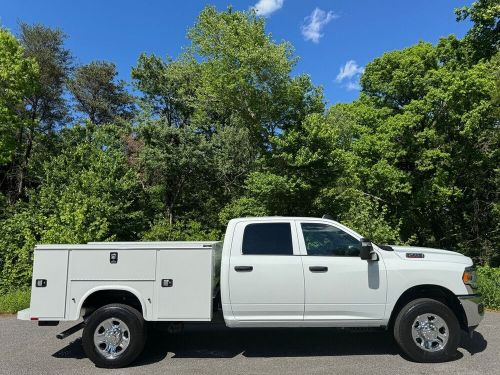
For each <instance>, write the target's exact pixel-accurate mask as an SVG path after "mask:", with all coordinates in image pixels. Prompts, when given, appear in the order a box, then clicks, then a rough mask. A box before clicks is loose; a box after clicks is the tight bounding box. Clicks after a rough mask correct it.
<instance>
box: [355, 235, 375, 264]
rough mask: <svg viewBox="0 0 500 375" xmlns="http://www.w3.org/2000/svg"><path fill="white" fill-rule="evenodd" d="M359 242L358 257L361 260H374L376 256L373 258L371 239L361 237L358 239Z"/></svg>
mask: <svg viewBox="0 0 500 375" xmlns="http://www.w3.org/2000/svg"><path fill="white" fill-rule="evenodd" d="M359 242H360V243H361V250H360V252H359V257H360V258H361V259H363V260H376V259H377V258H375V259H374V252H373V246H372V243H371V241H370V240H369V239H367V238H362V239H360V240H359ZM375 256H376V254H375Z"/></svg>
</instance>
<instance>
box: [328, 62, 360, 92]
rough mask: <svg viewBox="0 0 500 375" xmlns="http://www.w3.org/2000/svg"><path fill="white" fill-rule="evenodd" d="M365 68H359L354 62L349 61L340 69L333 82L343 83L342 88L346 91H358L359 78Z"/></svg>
mask: <svg viewBox="0 0 500 375" xmlns="http://www.w3.org/2000/svg"><path fill="white" fill-rule="evenodd" d="M364 71H365V68H364V67H363V66H359V65H358V64H357V63H356V61H354V60H349V61H347V62H346V63H345V64H344V66H341V67H340V70H339V74H337V77H336V78H335V80H336V81H337V82H339V83H343V82H345V83H344V87H345V88H346V90H348V91H353V90H359V89H360V88H361V87H360V86H359V78H360V77H361V74H363V73H364Z"/></svg>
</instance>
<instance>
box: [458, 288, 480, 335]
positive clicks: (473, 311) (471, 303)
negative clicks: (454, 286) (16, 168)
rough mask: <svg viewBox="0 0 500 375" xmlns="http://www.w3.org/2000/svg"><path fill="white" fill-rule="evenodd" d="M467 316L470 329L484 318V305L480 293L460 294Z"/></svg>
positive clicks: (459, 297)
mask: <svg viewBox="0 0 500 375" xmlns="http://www.w3.org/2000/svg"><path fill="white" fill-rule="evenodd" d="M458 299H459V301H460V303H461V304H462V307H463V308H464V312H465V316H466V318H467V326H468V327H469V331H473V330H474V329H475V328H476V327H477V326H478V325H479V323H480V322H481V320H483V318H484V305H483V303H482V302H481V297H480V296H479V295H478V294H470V295H466V296H458Z"/></svg>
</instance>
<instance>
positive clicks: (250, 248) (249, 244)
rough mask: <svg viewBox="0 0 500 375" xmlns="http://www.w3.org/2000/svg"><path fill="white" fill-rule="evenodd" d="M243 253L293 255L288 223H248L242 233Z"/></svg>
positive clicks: (290, 231)
mask: <svg viewBox="0 0 500 375" xmlns="http://www.w3.org/2000/svg"><path fill="white" fill-rule="evenodd" d="M242 252H243V254H245V255H293V245H292V230H291V227H290V223H261V224H248V225H247V226H246V227H245V232H244V233H243V247H242Z"/></svg>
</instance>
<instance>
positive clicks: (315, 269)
mask: <svg viewBox="0 0 500 375" xmlns="http://www.w3.org/2000/svg"><path fill="white" fill-rule="evenodd" d="M309 271H311V272H327V271H328V267H325V266H311V267H309Z"/></svg>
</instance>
